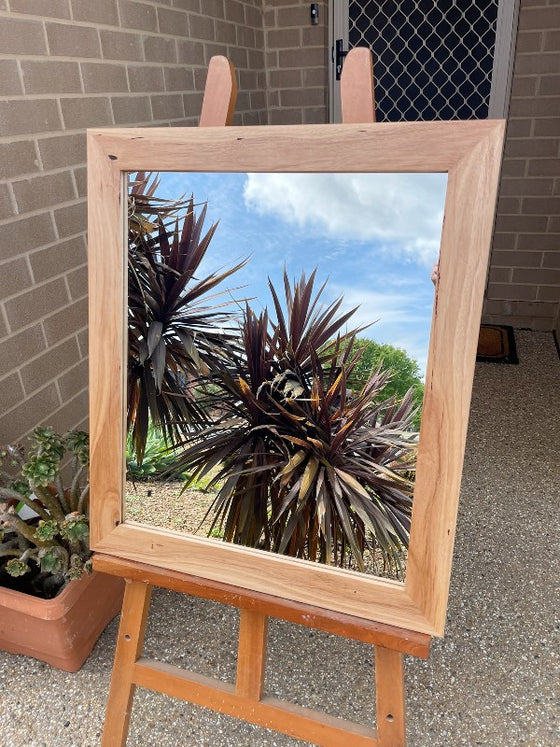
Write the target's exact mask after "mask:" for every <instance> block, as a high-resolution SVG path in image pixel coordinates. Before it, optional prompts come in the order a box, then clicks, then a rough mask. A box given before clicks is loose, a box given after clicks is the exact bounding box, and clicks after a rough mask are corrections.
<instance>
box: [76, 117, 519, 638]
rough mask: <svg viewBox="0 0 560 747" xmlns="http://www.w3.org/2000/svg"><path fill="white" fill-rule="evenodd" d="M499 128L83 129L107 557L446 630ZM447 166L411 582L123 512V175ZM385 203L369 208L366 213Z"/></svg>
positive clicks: (95, 540)
mask: <svg viewBox="0 0 560 747" xmlns="http://www.w3.org/2000/svg"><path fill="white" fill-rule="evenodd" d="M503 133H504V123H503V122H502V121H499V120H486V121H469V122H432V123H423V122H411V123H398V124H387V123H382V124H344V125H297V126H275V127H244V128H239V127H229V128H224V127H209V128H186V129H182V128H164V129H158V128H154V129H106V130H90V131H89V132H88V200H89V223H88V227H89V268H90V278H89V283H90V285H89V293H90V361H91V363H90V438H91V462H92V469H91V496H92V500H91V544H92V548H93V549H94V550H95V551H96V552H99V553H104V554H105V555H110V556H114V557H116V558H122V559H125V560H131V561H137V562H140V563H146V564H148V565H152V566H156V567H158V568H161V569H167V570H169V571H177V572H180V573H185V574H189V575H191V576H196V577H199V578H202V579H207V580H208V581H217V582H222V583H225V584H230V585H232V586H235V587H238V588H241V589H246V590H250V591H253V592H259V593H266V594H268V595H271V596H274V597H279V598H282V599H288V600H292V601H295V602H301V603H304V604H309V605H313V606H316V607H317V606H318V607H321V608H323V609H325V610H331V611H334V612H338V613H344V614H347V615H351V616H354V617H356V618H361V619H363V620H370V621H376V622H379V623H383V624H387V625H393V626H396V627H399V628H404V629H408V630H412V631H418V632H421V633H427V634H429V635H436V636H441V635H443V630H444V624H445V613H446V607H447V596H448V587H449V578H450V573H451V560H452V551H453V541H454V535H455V523H456V514H457V504H458V496H459V488H460V481H461V471H462V463H463V453H464V446H465V439H466V430H467V421H468V412H469V405H470V395H471V388H472V378H473V372H474V362H475V353H476V344H477V339H478V329H479V324H480V314H481V307H482V299H483V293H484V285H485V278H486V269H487V264H488V253H489V247H490V241H491V235H492V228H493V221H494V212H495V202H496V193H497V185H498V178H499V172H500V162H501V152H502V144H503ZM137 170H153V171H210V172H211V171H215V172H228V171H235V172H251V171H265V172H267V171H272V172H274V171H284V172H293V171H300V172H317V171H319V172H329V171H332V172H446V173H447V175H448V181H447V193H446V200H445V218H444V225H443V231H442V242H441V253H440V260H439V272H438V278H437V283H436V289H435V303H434V313H433V319H432V328H431V337H430V346H429V352H428V366H427V372H426V386H425V392H426V393H425V398H424V406H423V417H422V430H421V434H420V442H419V449H418V463H417V477H416V487H415V495H414V509H413V518H412V530H411V538H410V548H409V555H408V563H407V574H406V582H405V583H404V584H402V583H398V582H394V581H390V580H384V579H380V578H375V577H371V576H367V575H364V574H359V573H354V572H350V571H342V570H340V569H336V568H330V567H326V566H321V565H318V564H311V563H306V562H303V561H298V560H294V559H291V558H287V557H284V556H278V555H274V554H272V553H266V552H262V551H258V550H252V549H247V548H243V547H239V546H234V545H228V544H225V543H223V544H220V543H218V542H216V541H213V540H208V539H204V538H197V537H192V536H188V535H182V534H179V533H175V532H171V531H166V530H162V529H156V528H153V527H147V526H143V525H138V524H134V523H132V522H124V523H123V505H122V504H123V492H124V491H123V486H124V459H123V452H124V443H125V425H124V410H125V375H126V371H125V367H126V355H125V344H126V328H125V319H126V314H125V309H126V273H125V249H124V247H125V246H126V242H125V229H126V224H125V206H126V200H125V180H126V174H127V172H134V171H137ZM374 209H375V205H372V210H374Z"/></svg>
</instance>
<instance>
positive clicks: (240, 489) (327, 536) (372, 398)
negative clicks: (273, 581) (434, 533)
mask: <svg viewBox="0 0 560 747" xmlns="http://www.w3.org/2000/svg"><path fill="white" fill-rule="evenodd" d="M313 285H314V273H313V275H312V276H311V277H310V279H309V280H306V279H305V276H302V278H301V280H300V281H299V282H298V283H296V284H295V286H294V288H293V289H292V287H291V286H290V284H289V282H288V280H287V277H286V276H285V277H284V295H285V299H286V309H285V310H284V309H283V308H282V305H281V304H280V301H279V297H278V294H277V293H276V291H275V289H274V287H273V286H272V285H271V286H270V287H271V292H272V297H273V303H274V308H275V313H276V319H277V321H276V322H273V321H271V320H270V319H269V317H268V314H267V312H266V311H264V312H263V313H262V314H261V315H260V316H258V317H257V316H256V315H255V314H254V313H253V312H252V311H251V310H250V309H249V307H248V306H247V307H246V310H245V315H244V320H243V324H242V343H243V345H242V347H243V354H242V355H241V356H236V358H235V366H234V367H233V368H232V367H230V368H223V369H222V370H221V371H218V372H216V374H215V375H214V377H213V382H214V384H215V385H216V387H217V393H216V395H215V399H214V402H215V405H216V411H217V412H219V413H220V414H219V416H218V417H217V419H216V420H215V421H214V422H213V423H212V424H211V425H210V426H208V427H207V428H206V429H205V430H203V431H202V432H201V433H200V434H199V436H200V438H199V439H198V440H197V441H196V442H195V443H194V444H191V445H190V446H188V447H187V449H186V450H185V452H184V453H183V454H182V455H181V457H180V459H179V465H180V469H181V470H185V471H190V472H191V475H192V478H193V479H195V478H197V477H200V476H202V475H205V474H207V473H208V472H209V471H210V470H212V469H215V468H217V471H216V472H215V475H214V478H213V481H214V482H215V483H218V482H221V483H222V487H221V488H220V489H219V491H218V493H217V496H216V499H215V501H214V503H213V506H212V509H211V510H212V511H213V512H214V514H215V516H214V524H213V526H217V525H219V526H220V527H221V528H222V530H223V533H224V539H225V540H226V541H231V542H236V543H239V544H244V545H248V546H252V547H261V548H263V549H267V550H272V551H274V552H280V553H285V554H289V555H292V556H296V557H302V558H309V559H312V560H318V561H320V562H324V563H334V564H338V565H344V564H345V563H346V562H347V561H348V559H349V558H351V559H352V561H353V563H354V565H355V566H356V567H358V568H360V569H363V568H364V551H365V550H373V549H374V548H375V547H378V548H379V549H380V550H381V552H382V554H383V556H384V557H385V559H386V560H387V561H388V562H390V563H398V556H399V552H400V550H401V549H402V547H403V546H406V544H407V541H408V531H409V525H410V510H411V492H412V486H411V484H410V480H409V475H410V472H411V470H412V467H413V459H414V451H415V448H414V447H415V444H414V438H413V436H412V435H411V434H409V433H408V426H409V422H410V410H411V406H410V396H408V397H407V398H406V399H405V401H404V402H403V403H401V404H400V405H397V404H396V403H395V401H394V400H393V399H391V400H388V401H385V402H382V403H380V402H379V401H378V400H379V393H380V391H381V390H382V389H383V386H384V385H385V383H386V380H387V375H386V374H382V373H381V372H379V371H378V372H376V373H375V374H374V376H373V377H372V378H371V380H370V381H369V382H368V384H367V385H366V386H365V387H364V388H363V390H362V391H361V392H360V393H359V394H355V393H353V392H352V391H351V390H350V389H349V388H347V386H346V381H347V376H348V375H349V374H350V373H351V371H352V369H353V367H354V366H355V365H356V363H357V361H358V360H359V353H358V354H357V355H356V354H355V353H353V352H352V341H353V339H354V333H353V332H352V333H346V334H343V335H340V330H341V329H342V327H343V326H344V325H345V324H346V322H347V321H348V319H349V318H350V317H351V315H352V313H353V312H349V313H346V314H343V315H340V316H337V314H338V311H339V308H340V305H341V300H339V301H337V302H335V303H333V304H331V305H330V306H329V307H327V308H326V309H322V308H320V307H319V306H318V302H319V300H320V296H321V293H322V290H323V288H321V289H320V290H319V292H318V293H317V294H316V295H315V296H314V293H313ZM337 334H338V335H339V337H338V338H337V341H336V343H335V344H334V345H333V346H327V345H326V343H327V341H328V340H330V339H332V338H333V336H335V335H337Z"/></svg>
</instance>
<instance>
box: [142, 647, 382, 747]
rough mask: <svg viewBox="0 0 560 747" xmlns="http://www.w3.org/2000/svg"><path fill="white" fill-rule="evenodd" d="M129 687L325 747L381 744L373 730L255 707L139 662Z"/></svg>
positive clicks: (217, 685) (224, 690)
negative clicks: (187, 703)
mask: <svg viewBox="0 0 560 747" xmlns="http://www.w3.org/2000/svg"><path fill="white" fill-rule="evenodd" d="M133 683H134V684H135V685H139V686H141V687H145V688H148V689H151V690H155V691H157V692H162V693H165V694H166V695H170V696H171V697H173V698H178V699H181V700H186V701H188V702H190V703H193V704H195V705H199V706H204V707H206V708H211V709H212V710H214V711H218V712H219V713H224V714H226V715H228V716H235V717H237V718H241V719H243V720H245V721H248V722H250V723H252V724H256V725H258V726H263V727H265V728H268V729H274V730H276V731H281V732H283V733H285V734H289V735H290V736H294V737H298V738H299V739H306V740H307V741H309V742H313V743H314V744H320V745H323V746H324V747H340V745H341V744H352V747H375V745H378V744H379V742H378V740H377V730H376V729H370V728H369V727H367V726H363V725H362V724H357V723H355V722H353V721H346V720H345V719H341V718H337V717H335V716H330V715H329V714H326V713H322V712H321V711H316V710H314V709H311V708H303V707H302V706H298V705H295V704H293V703H288V702H285V701H282V700H279V699H277V698H271V697H264V698H262V700H260V701H255V700H253V699H250V698H246V697H243V696H242V695H239V694H238V693H237V692H236V688H235V686H234V685H231V684H230V683H227V682H222V681H221V680H217V679H215V678H214V677H205V676H203V675H200V674H198V673H195V672H190V671H187V670H184V669H181V668H180V667H176V666H173V665H171V664H166V663H164V662H159V661H153V660H151V659H145V658H141V659H139V660H138V661H137V662H136V664H135V665H134V671H133Z"/></svg>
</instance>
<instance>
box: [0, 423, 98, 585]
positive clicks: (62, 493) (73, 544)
mask: <svg viewBox="0 0 560 747" xmlns="http://www.w3.org/2000/svg"><path fill="white" fill-rule="evenodd" d="M30 442H31V445H30V448H29V449H28V451H27V454H25V451H24V448H23V446H21V445H9V446H6V447H4V448H2V449H1V450H0V584H1V585H4V586H11V587H13V588H17V589H21V590H24V591H27V592H29V593H32V594H35V595H36V596H42V597H45V598H51V597H53V596H55V595H56V594H57V593H58V592H59V591H60V590H61V589H62V588H63V587H64V586H65V585H66V584H67V583H68V582H69V581H71V580H73V579H76V578H80V576H81V575H82V574H83V573H84V572H89V571H91V564H90V560H89V558H90V555H91V552H90V549H89V523H88V504H89V478H88V468H89V451H88V446H89V444H88V435H87V433H84V432H83V431H68V432H67V433H65V434H57V433H55V432H53V430H52V429H50V428H36V429H35V430H34V431H33V433H32V435H31V436H30ZM65 478H66V479H65ZM20 577H21V580H17V581H15V579H19V578H20Z"/></svg>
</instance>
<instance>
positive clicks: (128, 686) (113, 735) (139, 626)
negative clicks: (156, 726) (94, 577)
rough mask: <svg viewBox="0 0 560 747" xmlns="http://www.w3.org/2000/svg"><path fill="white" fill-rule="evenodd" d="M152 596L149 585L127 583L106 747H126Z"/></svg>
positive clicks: (111, 689)
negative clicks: (136, 676)
mask: <svg viewBox="0 0 560 747" xmlns="http://www.w3.org/2000/svg"><path fill="white" fill-rule="evenodd" d="M151 593H152V587H151V586H150V585H149V584H144V583H141V582H138V581H130V580H127V582H126V588H125V592H124V600H123V606H122V612H121V622H120V625H119V633H118V637H117V649H116V653H115V662H114V664H113V673H112V675H111V685H110V688H109V697H108V700H107V712H106V714H105V723H104V726H103V737H102V741H101V744H102V747H124V745H126V739H127V735H128V727H129V723H130V715H131V712H132V700H133V697H134V689H135V685H134V666H135V664H136V660H137V659H138V658H139V657H140V656H141V654H142V649H143V646H144V636H145V633H146V624H147V621H148V611H149V608H150V597H151Z"/></svg>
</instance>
